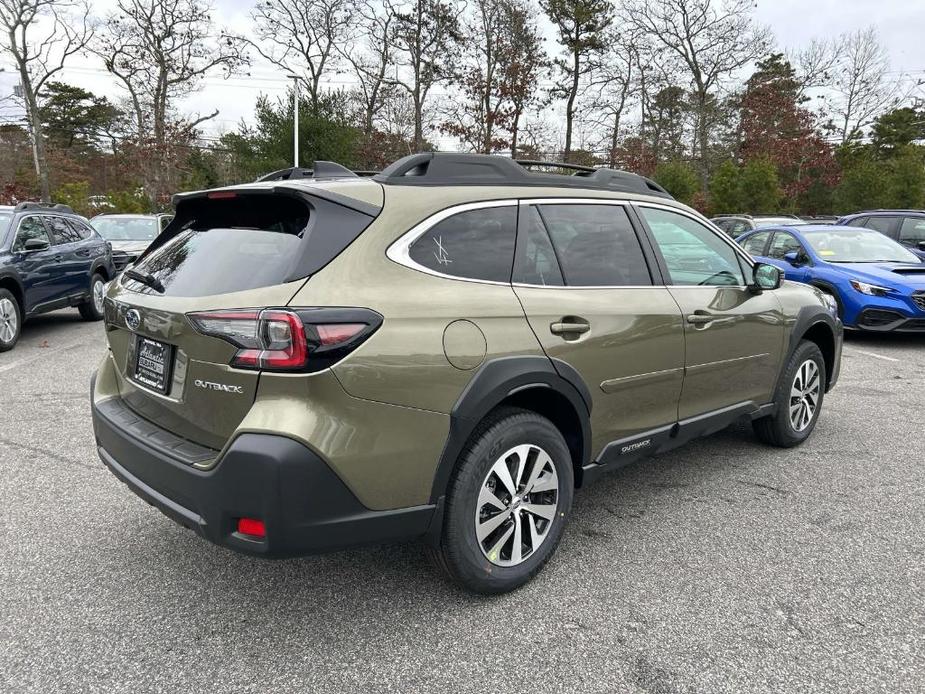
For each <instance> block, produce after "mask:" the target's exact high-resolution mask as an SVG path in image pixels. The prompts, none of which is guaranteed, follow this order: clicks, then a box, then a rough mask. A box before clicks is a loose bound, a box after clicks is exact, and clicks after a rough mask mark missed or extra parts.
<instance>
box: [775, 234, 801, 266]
mask: <svg viewBox="0 0 925 694" xmlns="http://www.w3.org/2000/svg"><path fill="white" fill-rule="evenodd" d="M802 250H803V246H802V245H801V244H800V242H799V241H797V239H796V237H795V236H794V235H793V234H788V233H786V232H783V231H778V232H777V233H776V234H774V239H773V240H772V241H771V247H770V248H768V257H769V258H778V259H780V260H783V258H784V256H785V255H786V254H787V253H790V252H791V251H796V252H797V253H800V252H802Z"/></svg>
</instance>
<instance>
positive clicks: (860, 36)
mask: <svg viewBox="0 0 925 694" xmlns="http://www.w3.org/2000/svg"><path fill="white" fill-rule="evenodd" d="M840 40H841V42H842V44H843V45H844V52H843V54H842V56H841V59H840V60H839V61H838V64H837V69H836V77H835V80H834V82H833V84H832V87H833V89H834V91H835V94H836V98H835V99H834V100H833V101H832V102H831V103H830V110H831V113H832V116H833V118H834V119H835V127H836V129H837V132H838V136H839V138H840V139H841V142H842V144H844V143H845V142H847V141H848V140H850V139H852V138H854V137H856V136H858V135H859V134H860V133H861V131H862V129H863V128H864V127H865V126H867V125H870V123H872V122H873V120H874V118H876V116H877V115H879V114H880V113H883V112H885V111H888V110H890V109H891V108H892V107H894V106H895V105H896V104H897V102H898V101H899V99H898V98H897V97H898V94H899V81H898V80H892V81H890V80H887V79H886V78H887V72H888V71H889V67H890V62H889V58H888V56H887V53H886V49H885V48H884V47H883V45H882V44H881V43H880V37H879V36H878V35H877V30H876V29H875V28H874V27H868V28H867V29H859V30H857V31H854V32H851V33H849V34H847V35H846V36H842V37H840Z"/></svg>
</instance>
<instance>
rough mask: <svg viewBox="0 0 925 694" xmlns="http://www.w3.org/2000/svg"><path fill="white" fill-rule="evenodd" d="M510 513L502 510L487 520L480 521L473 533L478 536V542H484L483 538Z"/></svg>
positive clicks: (495, 528) (496, 527) (508, 516)
mask: <svg viewBox="0 0 925 694" xmlns="http://www.w3.org/2000/svg"><path fill="white" fill-rule="evenodd" d="M510 516H511V514H510V512H508V511H503V512H501V513H499V514H497V515H494V516H492V517H491V518H489V519H488V520H487V521H484V522H483V523H480V524H479V526H478V527H477V528H476V531H475V534H476V536H477V537H478V538H479V542H484V541H485V538H487V537H488V536H489V535H491V534H492V533H493V532H494V531H495V530H497V529H498V527H499V526H500V525H501V524H502V523H503V522H504V521H506V520H507V519H508V518H510Z"/></svg>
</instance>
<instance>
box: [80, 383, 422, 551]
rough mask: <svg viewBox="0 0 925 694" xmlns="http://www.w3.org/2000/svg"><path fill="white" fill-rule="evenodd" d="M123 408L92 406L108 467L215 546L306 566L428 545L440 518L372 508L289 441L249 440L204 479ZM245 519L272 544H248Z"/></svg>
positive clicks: (237, 443) (238, 441)
mask: <svg viewBox="0 0 925 694" xmlns="http://www.w3.org/2000/svg"><path fill="white" fill-rule="evenodd" d="M115 400H117V399H115ZM120 407H122V408H124V407H125V406H124V405H122V404H121V403H120V402H117V401H114V399H109V400H104V401H102V402H99V403H97V402H94V403H93V405H92V409H93V429H94V433H95V435H96V443H97V449H98V452H99V455H100V458H101V459H102V461H103V463H104V464H105V465H106V467H108V468H109V469H110V471H111V472H112V473H113V474H114V475H115V476H116V477H118V478H119V479H120V480H121V481H122V482H124V483H125V484H126V485H127V486H128V487H129V489H131V490H132V491H133V492H135V494H137V495H138V496H140V497H141V498H142V499H144V500H145V501H147V502H148V503H149V504H151V505H152V506H155V507H156V508H158V509H160V510H161V511H162V512H163V513H164V514H165V515H167V516H168V517H170V518H172V519H173V520H175V521H177V522H178V523H180V524H181V525H184V526H186V527H188V528H191V529H192V530H194V531H196V532H197V533H198V534H199V535H201V536H202V537H204V538H206V539H207V540H210V541H211V542H214V543H216V544H219V545H222V546H225V547H229V548H231V549H234V550H236V551H239V552H245V553H248V554H256V555H262V556H267V557H286V556H297V555H304V554H313V553H318V552H325V551H331V550H335V549H342V548H345V547H351V546H356V545H361V544H369V543H378V542H395V541H402V540H410V539H414V538H418V537H422V536H423V535H424V534H425V533H426V532H427V530H428V527H429V525H430V523H431V520H432V518H433V517H434V507H433V506H429V505H428V506H416V507H412V508H404V509H396V510H391V511H372V510H370V509H368V508H366V507H365V506H363V504H361V503H360V502H359V501H358V500H357V498H356V496H354V495H353V493H352V492H351V491H350V490H349V489H348V488H347V486H346V485H345V484H344V483H343V482H342V481H341V480H340V478H339V477H338V476H337V475H336V474H335V473H334V472H333V471H332V470H331V468H330V467H329V466H328V465H327V464H326V463H325V462H324V461H323V460H322V459H321V458H320V457H319V456H318V455H317V454H315V453H314V452H313V451H311V450H309V449H308V448H307V447H305V446H304V445H302V444H301V443H299V442H297V441H295V440H293V439H289V438H285V437H282V436H274V435H269V434H241V435H239V436H238V437H237V438H235V439H234V441H233V442H232V443H231V445H230V446H229V447H227V448H226V450H225V451H224V453H223V454H222V456H221V458H220V460H219V461H218V464H216V465H215V466H214V467H212V468H211V469H209V470H200V469H197V468H196V467H193V466H192V465H190V464H189V463H188V462H187V461H185V460H184V459H183V458H182V457H180V456H179V455H178V454H172V453H170V451H171V450H172V449H173V448H174V447H176V445H175V444H176V443H177V442H175V441H171V439H172V438H173V439H176V437H174V436H173V435H172V434H170V432H167V431H164V430H157V431H155V432H153V434H152V433H150V432H149V433H148V434H147V435H146V436H145V438H144V440H142V439H141V438H140V437H139V436H137V434H136V429H137V427H136V428H133V427H131V426H126V424H125V421H124V418H123V417H120V416H114V415H118V413H119V408H120ZM126 409H127V408H126ZM150 426H151V425H150V423H148V425H147V428H148V429H150ZM180 441H182V440H180ZM242 517H246V518H258V519H260V520H262V521H263V522H264V524H265V527H266V538H264V539H256V538H253V537H250V536H246V535H241V534H239V533H238V532H237V521H238V519H239V518H242Z"/></svg>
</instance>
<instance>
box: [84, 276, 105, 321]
mask: <svg viewBox="0 0 925 694" xmlns="http://www.w3.org/2000/svg"><path fill="white" fill-rule="evenodd" d="M105 286H106V279H105V278H104V277H103V276H102V275H101V274H100V273H98V272H94V273H93V276H92V277H91V278H90V297H89V298H88V299H87V300H86V301H85V302H84V303H82V304H80V305H79V306H78V307H77V310H78V311H80V317H81V318H83V319H84V320H90V321H95V320H102V318H103V292H104V287H105ZM97 292H98V293H97Z"/></svg>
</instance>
